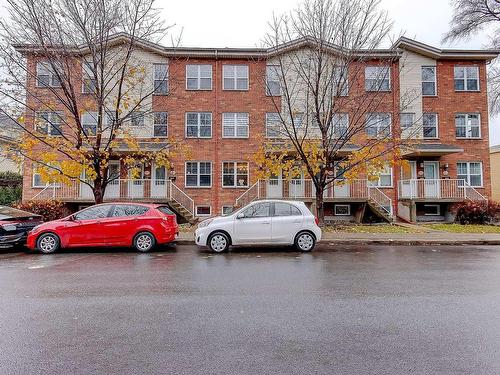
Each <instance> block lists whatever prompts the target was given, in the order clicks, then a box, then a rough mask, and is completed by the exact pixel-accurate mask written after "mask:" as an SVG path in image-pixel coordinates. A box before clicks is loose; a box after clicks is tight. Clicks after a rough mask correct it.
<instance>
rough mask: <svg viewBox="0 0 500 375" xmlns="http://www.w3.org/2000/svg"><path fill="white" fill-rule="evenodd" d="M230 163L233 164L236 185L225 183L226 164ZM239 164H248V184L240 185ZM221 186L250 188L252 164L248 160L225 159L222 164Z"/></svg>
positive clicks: (224, 187)
mask: <svg viewBox="0 0 500 375" xmlns="http://www.w3.org/2000/svg"><path fill="white" fill-rule="evenodd" d="M226 163H230V164H233V170H234V171H233V174H232V176H233V177H234V185H224V176H226V175H227V174H225V173H224V164H226ZM238 164H246V165H247V184H246V185H238ZM221 171H222V175H221V186H222V188H223V189H226V188H227V189H242V188H248V187H249V186H250V164H249V163H248V162H247V161H237V160H236V161H235V160H224V161H223V162H222V166H221Z"/></svg>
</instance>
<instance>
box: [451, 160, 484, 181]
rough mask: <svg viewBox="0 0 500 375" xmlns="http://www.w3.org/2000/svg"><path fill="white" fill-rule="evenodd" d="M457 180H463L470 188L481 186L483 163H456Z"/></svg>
mask: <svg viewBox="0 0 500 375" xmlns="http://www.w3.org/2000/svg"><path fill="white" fill-rule="evenodd" d="M457 179H459V180H465V181H466V182H467V183H468V184H469V185H470V186H473V187H482V186H483V163H481V162H460V163H457Z"/></svg>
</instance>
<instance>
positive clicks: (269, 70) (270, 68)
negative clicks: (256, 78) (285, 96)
mask: <svg viewBox="0 0 500 375" xmlns="http://www.w3.org/2000/svg"><path fill="white" fill-rule="evenodd" d="M279 67H280V66H279V65H272V64H270V65H266V96H281V82H280V79H279V73H278V69H279ZM273 70H274V72H273ZM273 74H274V75H275V77H274V76H273ZM269 82H273V83H277V84H278V93H274V92H271V90H270V87H271V86H270V85H269Z"/></svg>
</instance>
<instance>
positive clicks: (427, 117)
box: [422, 113, 438, 138]
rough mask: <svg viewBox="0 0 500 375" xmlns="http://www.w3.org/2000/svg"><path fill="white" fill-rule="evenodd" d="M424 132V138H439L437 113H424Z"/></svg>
mask: <svg viewBox="0 0 500 375" xmlns="http://www.w3.org/2000/svg"><path fill="white" fill-rule="evenodd" d="M422 125H423V126H422V130H423V134H424V138H437V137H438V117H437V113H424V114H423V115H422Z"/></svg>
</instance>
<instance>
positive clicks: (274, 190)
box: [266, 173, 283, 198]
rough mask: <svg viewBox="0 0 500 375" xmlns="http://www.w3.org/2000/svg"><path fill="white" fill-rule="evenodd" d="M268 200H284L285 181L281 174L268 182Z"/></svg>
mask: <svg viewBox="0 0 500 375" xmlns="http://www.w3.org/2000/svg"><path fill="white" fill-rule="evenodd" d="M266 198H283V179H282V178H281V173H280V174H279V175H277V176H271V177H270V178H269V180H267V186H266Z"/></svg>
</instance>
